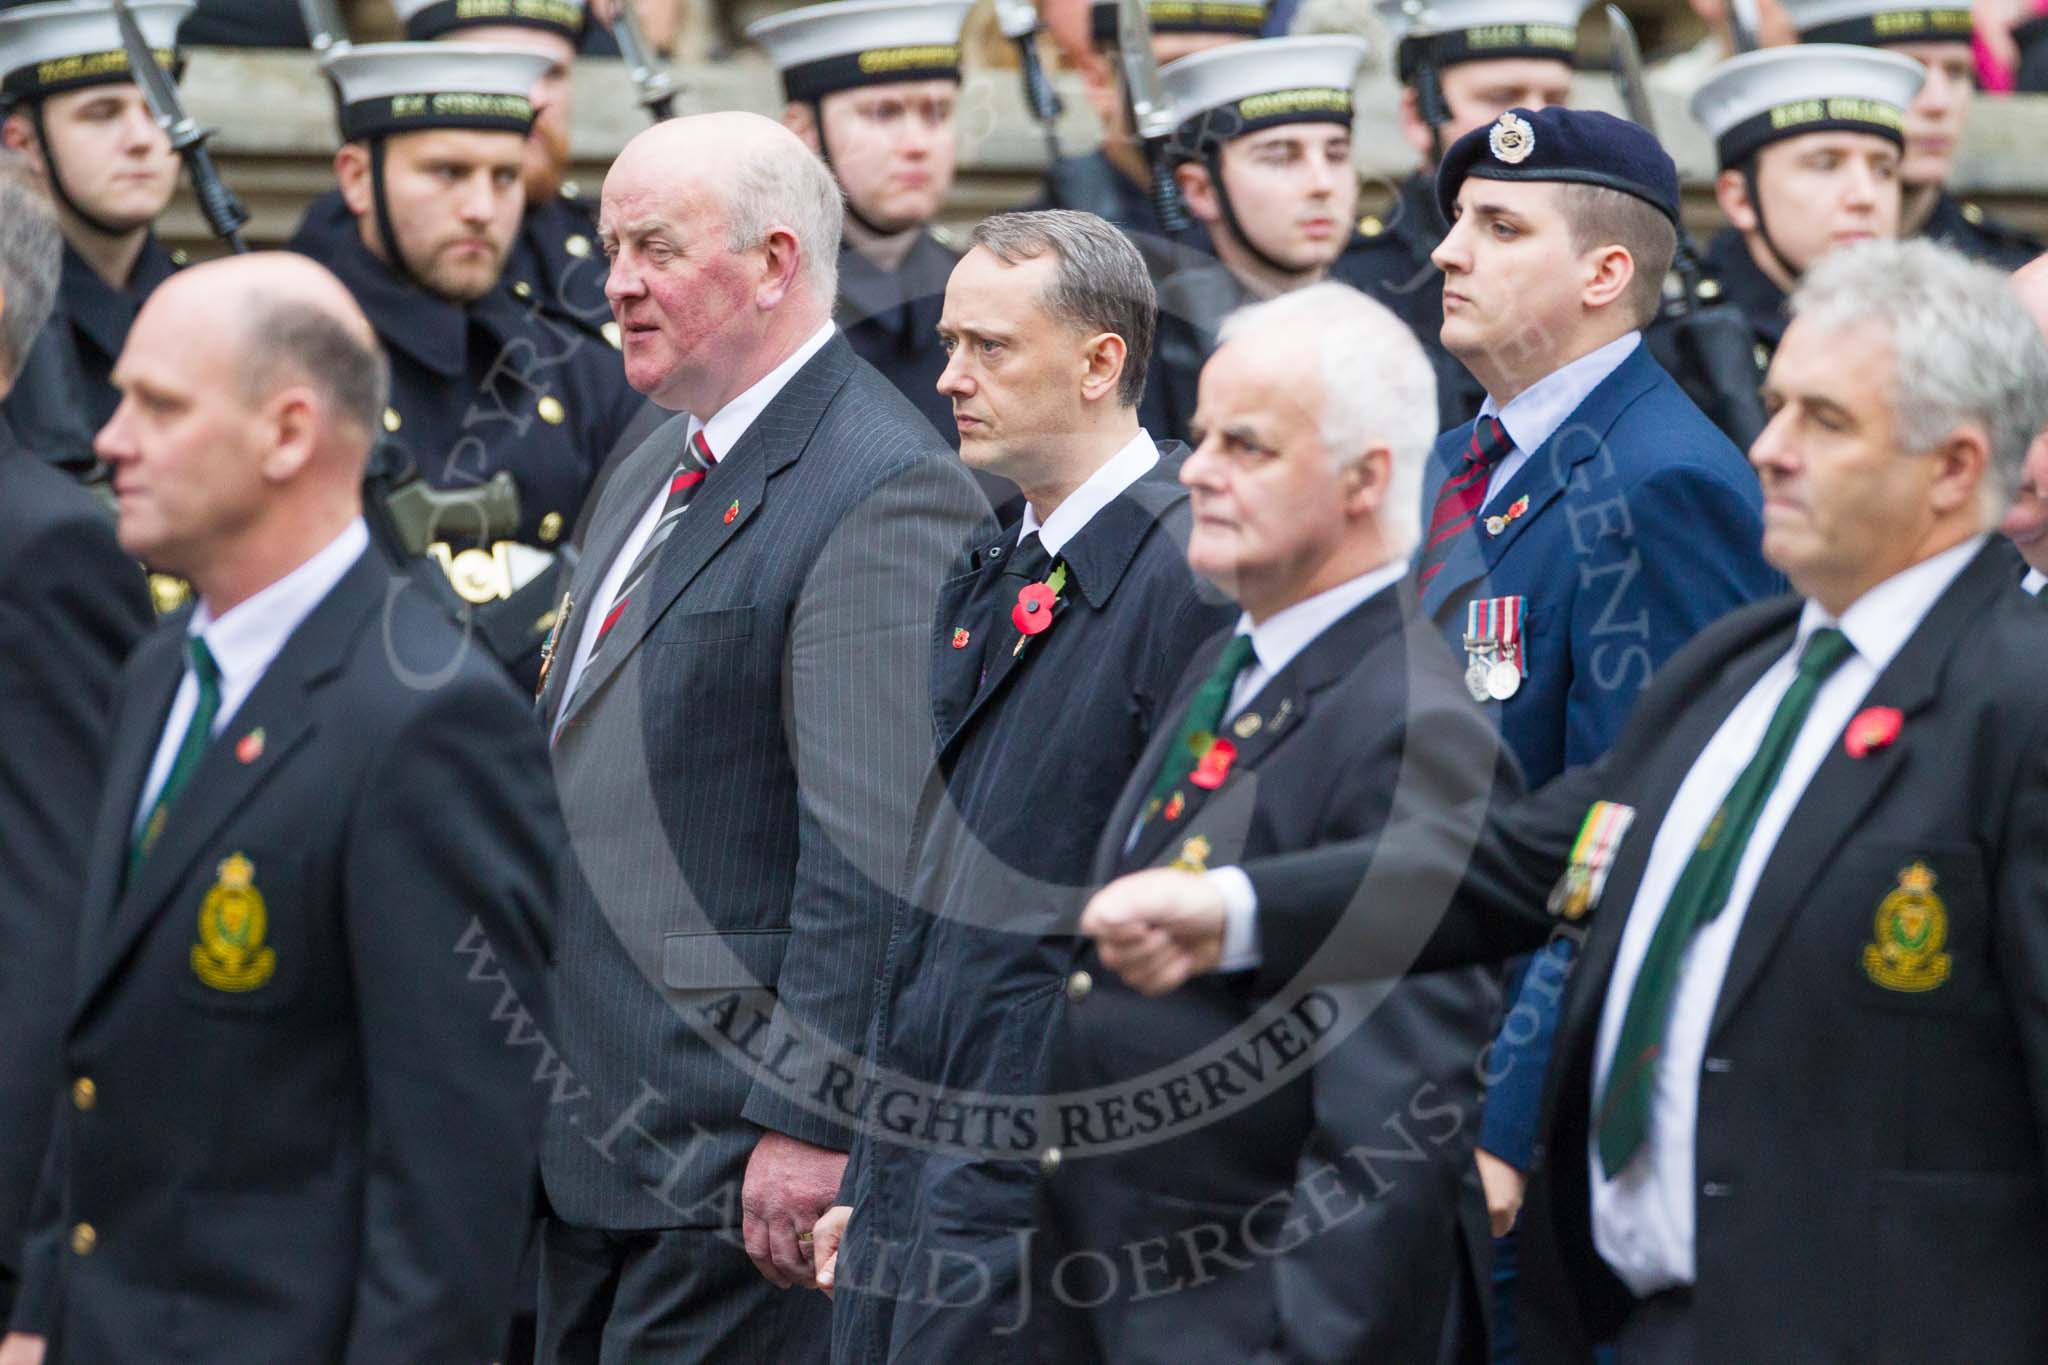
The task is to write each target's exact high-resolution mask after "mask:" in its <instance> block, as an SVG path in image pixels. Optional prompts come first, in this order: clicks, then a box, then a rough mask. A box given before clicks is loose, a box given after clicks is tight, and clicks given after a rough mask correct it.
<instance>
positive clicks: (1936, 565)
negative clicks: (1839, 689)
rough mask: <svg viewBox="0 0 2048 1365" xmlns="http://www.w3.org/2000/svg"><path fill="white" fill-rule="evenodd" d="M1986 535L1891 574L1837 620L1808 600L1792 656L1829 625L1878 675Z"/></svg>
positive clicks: (1959, 572)
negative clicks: (1816, 633) (1822, 628)
mask: <svg viewBox="0 0 2048 1365" xmlns="http://www.w3.org/2000/svg"><path fill="white" fill-rule="evenodd" d="M1986 539H1987V537H1986V536H1983V535H1976V536H1972V537H1970V538H1969V539H1968V540H1966V541H1964V542H1963V543H1962V544H1960V545H1955V546H1951V547H1950V548H1949V549H1946V550H1943V551H1942V552H1941V553H1940V554H1938V555H1933V556H1931V557H1929V558H1927V559H1923V560H1921V561H1920V562H1919V563H1918V564H1915V565H1914V566H1913V567H1912V568H1910V569H1904V570H1901V571H1900V572H1898V573H1895V574H1893V575H1892V576H1891V577H1890V578H1887V579H1886V580H1885V581H1884V582H1882V583H1880V584H1878V585H1877V586H1876V587H1874V588H1871V589H1870V590H1869V591H1867V592H1865V593H1864V594H1863V596H1861V597H1859V598H1857V599H1856V600H1855V601H1854V602H1851V603H1850V604H1849V609H1848V610H1847V611H1845V612H1843V613H1842V619H1841V620H1839V621H1835V620H1830V619H1829V617H1828V613H1827V611H1826V609H1825V608H1823V607H1822V606H1821V605H1820V603H1818V602H1815V601H1813V600H1811V599H1808V601H1807V603H1806V607H1805V610H1803V611H1801V612H1800V614H1799V637H1798V639H1796V640H1795V641H1794V642H1793V652H1794V654H1795V655H1796V654H1797V653H1798V651H1800V650H1802V649H1804V648H1806V641H1807V639H1808V637H1809V636H1811V635H1812V634H1813V632H1815V631H1816V630H1819V629H1820V628H1821V627H1823V626H1830V625H1832V626H1837V627H1839V628H1840V629H1841V632H1842V634H1844V635H1846V636H1848V637H1849V643H1850V644H1852V645H1854V646H1855V647H1856V654H1857V657H1859V658H1861V659H1862V660H1863V661H1864V662H1866V663H1868V664H1869V665H1870V666H1871V667H1872V668H1874V669H1876V670H1877V671H1878V672H1879V673H1882V672H1884V670H1885V669H1886V668H1888V667H1890V666H1891V662H1892V660H1893V659H1894V658H1896V657H1898V653H1899V651H1900V650H1901V649H1904V648H1905V646H1906V641H1907V640H1909V639H1911V638H1912V635H1913V632H1914V631H1916V630H1918V629H1919V628H1920V622H1921V621H1922V620H1924V619H1925V618H1926V616H1927V613H1928V612H1929V611H1931V610H1932V609H1933V607H1934V602H1935V599H1936V598H1938V597H1940V596H1941V595H1942V594H1943V593H1945V592H1947V591H1948V588H1949V584H1951V583H1953V582H1955V581H1956V577H1957V575H1959V574H1961V573H1962V571H1963V570H1964V568H1965V567H1967V566H1968V565H1969V562H1970V561H1971V560H1972V559H1974V558H1976V556H1977V552H1978V551H1979V550H1981V549H1983V548H1984V541H1985V540H1986Z"/></svg>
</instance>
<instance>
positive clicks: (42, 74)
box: [0, 0, 192, 103]
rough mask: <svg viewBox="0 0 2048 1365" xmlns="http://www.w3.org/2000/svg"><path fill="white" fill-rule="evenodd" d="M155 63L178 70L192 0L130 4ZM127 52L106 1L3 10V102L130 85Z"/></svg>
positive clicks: (142, 0)
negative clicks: (181, 37) (84, 88)
mask: <svg viewBox="0 0 2048 1365" xmlns="http://www.w3.org/2000/svg"><path fill="white" fill-rule="evenodd" d="M128 12H129V13H130V14H132V15H134V16H135V23H136V25H137V27H139V28H141V30H142V36H143V38H144V40H146V41H147V42H148V43H149V48H150V51H152V52H154V53H155V54H156V60H157V64H158V65H160V66H162V67H163V68H164V69H165V70H166V71H169V72H171V73H172V74H173V75H174V76H175V75H176V74H177V71H178V25H180V24H182V23H184V22H185V16H186V15H188V14H190V13H191V12H192V0H131V3H130V4H129V6H128ZM133 79H134V77H132V76H131V75H129V68H128V49H127V48H126V47H124V46H123V45H122V43H121V27H120V23H119V21H117V20H116V19H115V18H114V7H113V6H112V5H110V4H108V3H107V0H61V3H57V4H49V5H23V6H21V7H19V8H17V9H7V10H0V100H5V101H7V102H9V103H12V102H13V101H15V100H23V99H39V98H41V97H42V96H44V95H54V94H57V93H58V92H59V91H63V90H75V89H77V88H78V87H80V86H84V85H111V84H116V83H120V82H126V81H132V80H133Z"/></svg>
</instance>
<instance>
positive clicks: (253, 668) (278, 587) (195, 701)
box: [132, 517, 370, 829]
mask: <svg viewBox="0 0 2048 1365" xmlns="http://www.w3.org/2000/svg"><path fill="white" fill-rule="evenodd" d="M369 548H370V531H369V528H368V527H367V526H365V525H364V524H363V519H362V518H361V517H357V518H356V519H355V520H354V521H352V522H350V523H349V524H348V526H347V527H346V528H345V529H343V531H342V533H341V534H340V535H338V536H336V537H335V538H334V539H333V540H330V541H329V542H327V545H326V547H325V548H324V549H322V550H321V551H320V552H319V553H318V554H315V555H314V556H313V557H312V558H311V559H309V560H307V561H306V562H305V563H303V564H301V565H299V567H298V568H296V569H293V570H292V571H291V572H290V573H288V574H286V575H285V576H284V577H283V578H280V579H278V580H277V581H276V582H275V583H272V584H271V585H270V586H269V587H267V588H265V589H263V591H261V592H259V593H256V594H255V595H253V596H251V597H249V598H247V599H245V600H244V601H241V602H239V603H237V604H236V605H235V606H233V607H231V608H230V609H229V610H227V611H226V612H223V613H222V614H221V615H219V616H215V615H214V614H213V611H212V609H211V608H209V607H208V606H207V605H206V600H205V599H204V598H201V599H200V602H199V605H198V606H197V607H196V608H195V609H194V610H193V612H192V619H191V620H190V621H188V622H187V623H186V626H185V633H186V635H187V636H192V635H197V636H199V637H200V638H201V639H202V640H204V641H206V649H207V652H208V653H210V654H211V655H213V662H214V666H215V667H216V668H218V669H219V670H220V708H219V709H218V710H216V711H215V712H214V713H213V727H212V729H211V731H210V733H211V734H215V735H218V734H219V733H220V732H221V731H222V730H225V729H226V728H227V726H228V722H229V721H232V720H233V719H234V718H235V712H237V711H239V710H240V709H241V707H242V703H243V702H245V701H247V700H248V699H249V694H250V693H251V692H253V691H255V690H256V684H257V683H259V682H262V681H263V675H264V674H265V673H266V672H268V671H269V669H270V665H271V663H272V662H273V661H274V660H275V659H276V658H277V656H278V652H279V651H280V650H282V649H283V648H284V646H285V641H287V640H289V639H291V637H292V632H293V631H295V630H297V629H298V628H299V623H300V622H302V621H304V620H305V619H306V618H307V617H308V616H310V615H312V613H313V608H315V607H317V606H319V605H320V603H321V602H322V601H324V600H325V599H326V597H327V594H328V593H330V592H333V591H334V585H335V584H337V583H339V582H340V581H341V579H342V575H344V574H346V573H347V572H348V571H349V570H350V569H351V568H353V567H354V566H355V562H356V561H357V560H358V559H361V558H362V557H363V551H365V550H367V549H369ZM198 709H199V677H198V675H197V674H195V673H194V672H193V671H192V664H191V658H190V655H189V653H188V654H187V657H186V663H185V677H184V679H183V680H182V681H181V682H179V684H178V690H177V692H176V693H175V694H173V696H172V697H171V712H170V715H169V716H168V717H166V718H165V720H164V729H163V734H162V736H161V737H159V738H158V740H157V743H156V757H155V759H154V760H152V761H151V763H150V765H149V780H148V781H147V782H144V783H143V784H142V799H141V800H140V801H138V802H137V803H136V806H135V816H134V820H133V822H132V823H133V828H135V829H140V828H141V827H142V821H143V819H144V817H146V816H147V815H148V814H149V808H150V807H151V806H153V805H155V804H156V794H157V793H158V792H160V791H162V790H163V787H164V783H165V782H166V781H167V780H168V779H169V778H170V775H171V765H172V764H173V763H175V762H177V760H178V750H179V749H180V748H181V747H182V746H183V745H184V742H185V731H186V730H187V729H188V728H189V727H190V726H191V724H192V713H193V712H194V711H196V710H198Z"/></svg>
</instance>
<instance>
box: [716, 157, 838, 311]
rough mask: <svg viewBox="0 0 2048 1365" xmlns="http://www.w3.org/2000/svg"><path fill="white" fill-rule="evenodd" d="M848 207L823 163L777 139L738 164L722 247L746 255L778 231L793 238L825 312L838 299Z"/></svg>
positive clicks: (728, 199)
mask: <svg viewBox="0 0 2048 1365" xmlns="http://www.w3.org/2000/svg"><path fill="white" fill-rule="evenodd" d="M845 226H846V206H845V201H844V200H843V199H842V198H841V194H840V189H839V182H838V180H836V179H835V178H834V177H833V175H832V172H831V171H830V170H829V169H827V168H826V166H825V163H824V162H823V161H820V160H819V159H818V157H817V156H816V155H815V154H813V153H812V152H811V150H810V149H809V148H807V147H805V146H804V145H803V144H802V143H801V142H798V141H796V140H795V139H794V138H788V139H776V140H775V141H774V142H772V143H770V144H769V145H767V146H764V147H763V148H761V150H760V152H759V153H758V154H756V155H753V156H749V157H747V158H746V159H745V160H744V161H742V162H740V164H739V169H738V171H737V173H736V174H735V175H734V176H733V180H732V184H731V185H729V186H728V187H727V188H726V191H725V245H726V249H727V250H729V251H745V250H747V249H748V248H749V247H752V246H757V245H759V244H760V243H761V242H763V241H765V240H766V239H767V237H768V234H769V233H770V232H772V231H774V230H775V229H776V228H787V229H788V230H789V231H790V232H791V233H792V234H793V235H794V236H795V237H796V248H797V258H798V259H799V260H800V261H801V262H802V265H803V275H804V278H805V280H807V281H808V282H809V283H810V287H811V291H812V292H813V293H814V294H816V295H817V297H818V299H819V300H820V301H822V302H823V303H824V304H825V305H826V307H828V308H829V307H830V306H831V305H832V301H833V299H835V298H836V297H838V294H839V238H840V235H841V233H842V232H844V230H845Z"/></svg>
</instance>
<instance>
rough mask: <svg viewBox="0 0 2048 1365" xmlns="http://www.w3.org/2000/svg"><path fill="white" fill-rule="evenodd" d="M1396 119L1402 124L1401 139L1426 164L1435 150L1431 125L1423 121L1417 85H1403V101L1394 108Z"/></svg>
mask: <svg viewBox="0 0 2048 1365" xmlns="http://www.w3.org/2000/svg"><path fill="white" fill-rule="evenodd" d="M1394 121H1395V122H1396V123H1398V124H1400V126H1401V140H1402V141H1403V142H1406V143H1407V144H1408V145H1409V146H1410V147H1411V148H1413V149H1414V151H1415V159H1416V160H1417V161H1419V162H1421V163H1422V164H1423V165H1424V166H1427V165H1428V164H1429V158H1430V156H1431V154H1432V153H1433V152H1434V151H1435V147H1434V146H1433V145H1432V144H1431V141H1430V136H1429V125H1428V124H1427V123H1424V122H1423V121H1422V101H1421V100H1420V99H1419V98H1417V97H1416V94H1415V87H1414V86H1412V85H1404V86H1402V87H1401V102H1400V104H1399V105H1398V106H1396V108H1395V110H1394Z"/></svg>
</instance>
